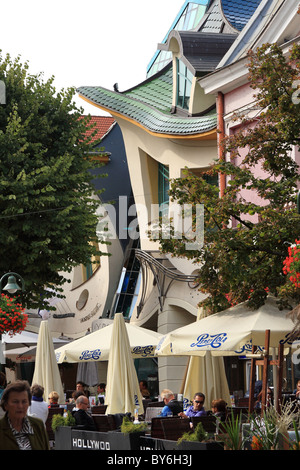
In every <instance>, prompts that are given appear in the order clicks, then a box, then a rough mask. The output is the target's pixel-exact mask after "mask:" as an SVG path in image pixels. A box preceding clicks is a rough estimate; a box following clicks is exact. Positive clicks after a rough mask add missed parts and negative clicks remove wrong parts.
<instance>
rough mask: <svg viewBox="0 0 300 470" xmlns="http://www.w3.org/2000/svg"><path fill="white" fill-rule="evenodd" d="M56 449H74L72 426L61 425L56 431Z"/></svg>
mask: <svg viewBox="0 0 300 470" xmlns="http://www.w3.org/2000/svg"><path fill="white" fill-rule="evenodd" d="M54 448H55V450H70V449H72V428H71V426H59V427H58V428H57V429H56V431H55V447H54Z"/></svg>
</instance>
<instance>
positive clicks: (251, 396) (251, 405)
mask: <svg viewBox="0 0 300 470" xmlns="http://www.w3.org/2000/svg"><path fill="white" fill-rule="evenodd" d="M256 349H257V348H256V346H254V345H253V346H252V354H254V353H255V351H256ZM255 368H256V361H255V358H254V357H252V359H251V369H250V386H249V414H251V413H253V409H254V386H255Z"/></svg>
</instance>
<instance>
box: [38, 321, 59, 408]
mask: <svg viewBox="0 0 300 470" xmlns="http://www.w3.org/2000/svg"><path fill="white" fill-rule="evenodd" d="M32 384H38V385H41V386H42V387H44V389H45V392H44V399H45V400H46V401H48V400H47V399H48V395H49V393H50V392H53V391H55V392H57V393H58V395H59V398H60V402H61V403H63V402H64V398H63V397H64V390H63V386H62V382H61V378H60V373H59V369H58V365H57V362H56V358H55V353H54V347H53V340H52V337H51V334H50V330H49V326H48V321H47V320H44V321H42V322H41V324H40V330H39V336H38V342H37V349H36V358H35V368H34V373H33V378H32Z"/></svg>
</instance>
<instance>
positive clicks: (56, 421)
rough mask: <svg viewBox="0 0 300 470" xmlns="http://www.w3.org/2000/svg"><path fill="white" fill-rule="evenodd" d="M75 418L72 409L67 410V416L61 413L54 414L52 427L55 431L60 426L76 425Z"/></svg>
mask: <svg viewBox="0 0 300 470" xmlns="http://www.w3.org/2000/svg"><path fill="white" fill-rule="evenodd" d="M74 425H75V418H74V417H73V416H72V414H71V413H70V411H68V412H67V416H66V417H64V416H62V415H61V414H59V413H57V414H54V415H53V417H52V421H51V428H52V430H53V431H54V432H55V431H56V429H57V428H58V427H59V426H74Z"/></svg>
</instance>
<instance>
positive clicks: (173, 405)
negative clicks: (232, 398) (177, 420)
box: [160, 389, 227, 421]
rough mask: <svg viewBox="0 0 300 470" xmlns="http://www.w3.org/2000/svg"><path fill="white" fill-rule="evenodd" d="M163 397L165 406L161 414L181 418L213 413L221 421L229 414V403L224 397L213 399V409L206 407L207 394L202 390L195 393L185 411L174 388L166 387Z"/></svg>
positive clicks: (162, 393)
mask: <svg viewBox="0 0 300 470" xmlns="http://www.w3.org/2000/svg"><path fill="white" fill-rule="evenodd" d="M161 397H162V400H163V402H164V406H163V408H162V411H161V413H160V416H165V417H166V416H180V417H181V418H193V417H199V416H207V415H209V414H213V415H214V416H217V417H218V418H219V419H220V420H221V421H224V420H225V418H226V414H227V403H226V401H225V400H223V399H218V400H213V401H212V403H211V410H208V411H207V410H206V409H205V408H204V402H205V395H204V393H202V392H197V393H195V395H194V397H193V400H192V404H191V405H190V406H188V407H187V409H186V410H184V411H183V404H182V402H180V401H178V400H176V399H175V395H174V393H173V392H172V390H168V389H165V390H163V391H162V392H161Z"/></svg>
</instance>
